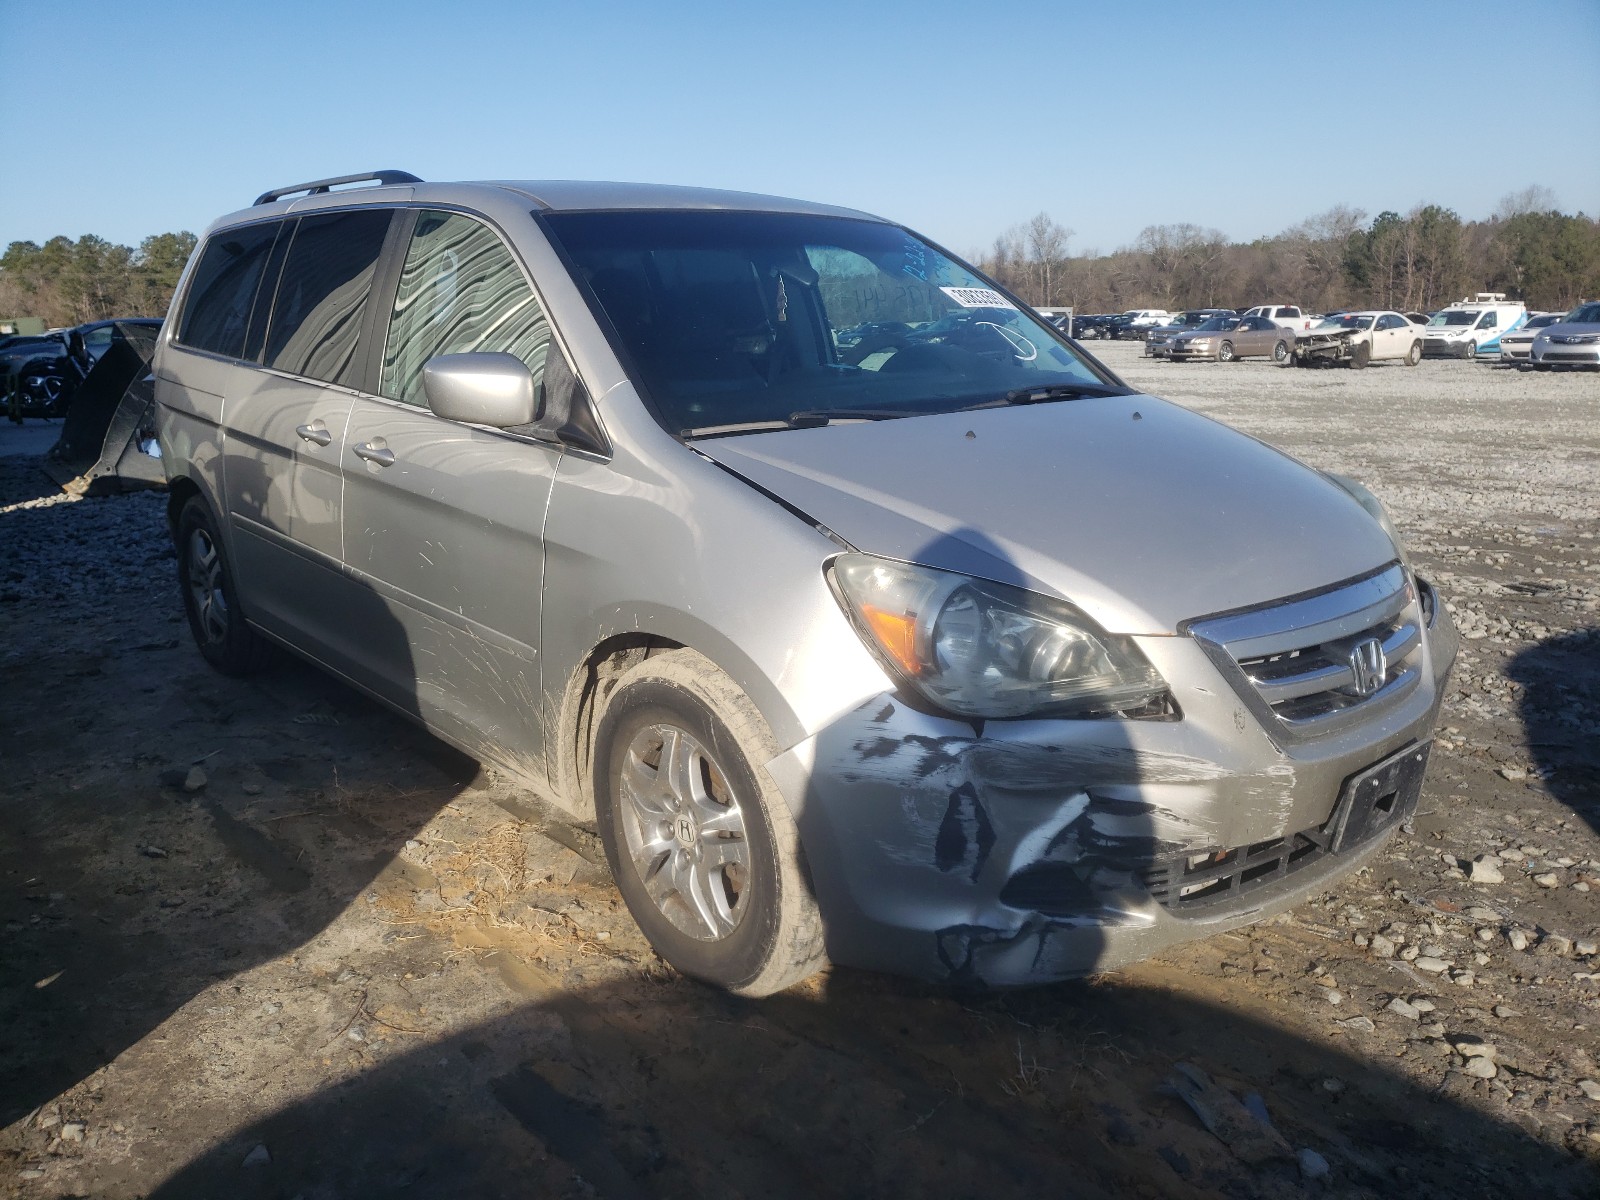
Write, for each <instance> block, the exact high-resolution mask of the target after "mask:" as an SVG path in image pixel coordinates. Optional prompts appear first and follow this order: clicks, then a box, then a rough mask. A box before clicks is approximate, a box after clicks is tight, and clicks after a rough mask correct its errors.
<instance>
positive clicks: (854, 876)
mask: <svg viewBox="0 0 1600 1200" xmlns="http://www.w3.org/2000/svg"><path fill="white" fill-rule="evenodd" d="M1426 597H1427V600H1428V603H1426V604H1424V605H1418V606H1417V607H1416V608H1414V609H1413V610H1412V611H1414V612H1416V613H1418V614H1419V615H1420V616H1422V618H1423V619H1424V620H1425V622H1426V627H1427V628H1426V635H1425V637H1424V638H1423V646H1422V647H1421V649H1420V651H1419V654H1420V656H1421V657H1420V659H1419V660H1418V665H1419V666H1421V668H1422V670H1421V672H1420V673H1421V675H1422V676H1423V678H1422V679H1421V681H1420V683H1419V684H1418V685H1417V686H1414V687H1412V688H1411V689H1410V690H1409V691H1408V692H1407V693H1406V694H1405V695H1404V696H1402V697H1400V698H1399V699H1398V700H1397V701H1395V702H1394V703H1391V704H1388V705H1387V706H1386V707H1385V708H1384V709H1383V711H1382V712H1380V713H1375V714H1373V715H1372V716H1371V717H1370V719H1365V720H1361V721H1359V722H1357V723H1354V724H1350V723H1346V724H1343V725H1342V726H1341V727H1339V728H1338V729H1337V731H1335V732H1333V733H1330V734H1329V735H1328V736H1326V737H1319V738H1316V739H1312V740H1305V739H1292V738H1289V739H1286V738H1283V737H1278V736H1275V731H1273V730H1271V729H1270V727H1269V726H1268V725H1267V723H1266V722H1264V721H1263V720H1262V719H1260V717H1259V715H1258V708H1259V706H1254V707H1253V706H1252V705H1250V704H1249V703H1246V702H1245V701H1244V700H1243V698H1242V697H1241V696H1240V695H1239V694H1238V691H1237V690H1236V687H1237V684H1236V682H1230V680H1229V679H1228V678H1227V677H1226V676H1225V674H1224V673H1223V671H1222V670H1220V669H1219V668H1218V666H1217V664H1216V663H1215V662H1214V661H1212V659H1211V658H1210V657H1208V655H1207V653H1206V651H1205V650H1204V649H1203V648H1202V647H1201V645H1200V644H1199V642H1198V641H1197V640H1196V639H1194V638H1190V637H1160V638H1140V639H1137V640H1138V642H1139V647H1140V649H1141V650H1142V651H1143V652H1144V653H1145V655H1146V656H1147V657H1148V658H1149V659H1150V661H1151V662H1152V663H1153V664H1154V665H1155V666H1156V667H1157V669H1158V670H1160V671H1161V673H1162V676H1163V677H1164V678H1165V679H1167V680H1168V681H1169V683H1170V684H1171V685H1172V695H1173V698H1174V700H1175V701H1176V705H1177V708H1178V710H1179V715H1175V716H1172V717H1169V718H1165V719H1152V720H1144V719H1116V718H1111V719H1081V720H1065V719H1056V720H1022V721H990V722H988V723H986V724H984V725H982V726H981V727H975V726H974V725H973V724H970V723H967V722H964V721H960V720H956V719H953V718H950V717H946V716H939V715H934V714H931V713H927V712H923V711H918V710H917V709H916V708H913V707H911V706H910V705H909V704H908V703H907V702H906V701H905V699H903V698H902V697H900V696H897V695H882V696H878V697H874V698H873V699H871V700H869V701H868V702H866V703H864V704H861V705H859V706H858V707H856V708H855V709H854V710H853V711H851V712H849V713H847V714H845V715H844V716H842V717H840V718H839V719H838V720H836V721H835V722H834V723H833V724H832V725H830V726H829V727H828V728H827V729H825V730H824V731H822V732H821V733H820V734H818V735H817V736H815V737H813V738H811V739H809V740H807V741H805V742H802V743H801V744H800V745H798V746H796V747H794V748H792V749H791V750H789V751H788V752H787V753H785V754H783V755H781V756H779V757H778V758H777V759H776V760H774V761H773V762H772V763H770V764H769V767H768V770H769V773H770V774H771V775H772V777H773V779H774V780H775V781H776V782H777V784H778V785H779V787H780V788H781V789H782V791H783V792H784V795H785V798H786V799H787V800H788V802H789V805H790V807H791V809H792V811H793V812H794V813H795V816H796V819H797V821H798V823H799V827H800V833H801V840H802V843H803V845H804V847H805V851H806V855H807V860H808V865H809V868H810V872H811V878H812V882H813V886H814V887H815V890H816V895H817V900H818V904H819V907H820V908H821V911H822V915H823V919H824V922H825V925H826V933H827V943H828V951H829V955H830V957H831V958H832V959H833V961H834V962H836V963H840V964H844V965H852V966H861V967H867V968H871V969H876V970H888V971H894V972H897V973H901V974H906V975H912V976H917V977H922V978H930V979H935V980H942V981H948V982H951V983H958V984H967V985H989V986H1008V985H1017V984H1030V983H1044V982H1049V981H1054V980H1060V979H1067V978H1072V977H1076V976H1082V975H1086V974H1090V973H1092V972H1096V971H1102V970H1107V969H1111V968H1115V967H1118V966H1121V965H1125V964H1127V963H1130V962H1134V961H1137V960H1139V959H1142V958H1145V957H1148V956H1149V955H1151V954H1154V953H1156V952H1158V951H1160V950H1162V949H1163V948H1165V947H1168V946H1171V945H1174V944H1176V943H1179V942H1183V941H1188V940H1192V939H1195V938H1200V937H1206V936H1209V935H1211V934H1214V933H1219V932H1222V931H1224V930H1227V929H1231V928H1235V927H1237V926H1239V925H1243V924H1247V923H1250V922H1253V921H1258V920H1261V919H1263V918H1265V917H1269V916H1271V915H1273V914H1275V913H1277V912H1280V911H1282V910H1284V909H1286V908H1288V907H1291V906H1292V905H1294V904H1295V903H1296V902H1298V901H1299V900H1301V899H1302V898H1303V897H1305V896H1306V895H1308V894H1314V893H1316V892H1318V891H1321V890H1324V889H1325V888H1326V887H1327V886H1328V885H1329V884H1331V883H1332V882H1333V881H1335V880H1337V879H1338V878H1340V877H1342V876H1344V875H1346V874H1348V873H1349V872H1351V871H1353V870H1356V869H1357V868H1359V867H1360V866H1361V865H1363V864H1364V863H1365V862H1366V861H1367V860H1369V859H1370V858H1371V857H1372V856H1373V855H1374V854H1375V853H1376V852H1377V851H1378V849H1379V848H1380V847H1381V846H1382V845H1383V844H1384V842H1385V841H1386V839H1387V837H1388V835H1389V833H1390V832H1392V830H1393V829H1394V828H1395V827H1396V826H1397V825H1399V824H1400V823H1401V822H1402V821H1404V820H1405V819H1406V817H1407V815H1408V812H1409V809H1410V808H1411V807H1413V806H1414V805H1415V802H1416V795H1417V792H1418V791H1419V790H1420V787H1421V777H1422V770H1423V768H1424V767H1425V764H1426V753H1427V744H1428V739H1429V737H1430V736H1431V733H1432V729H1433V725H1434V721H1435V719H1436V717H1437V713H1438V704H1439V697H1440V689H1441V687H1442V684H1443V681H1444V678H1445V676H1446V674H1447V673H1448V671H1449V669H1450V667H1451V665H1452V663H1453V662H1454V658H1455V652H1456V640H1455V633H1454V629H1453V627H1452V626H1451V625H1450V618H1449V615H1448V612H1447V611H1446V610H1445V608H1444V605H1443V604H1442V603H1439V602H1438V601H1437V597H1435V596H1433V594H1432V593H1431V591H1428V592H1426Z"/></svg>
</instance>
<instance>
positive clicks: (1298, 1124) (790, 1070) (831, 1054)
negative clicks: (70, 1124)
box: [151, 971, 1595, 1200]
mask: <svg viewBox="0 0 1600 1200" xmlns="http://www.w3.org/2000/svg"><path fill="white" fill-rule="evenodd" d="M535 986H536V987H538V986H548V987H549V988H550V989H551V990H550V994H549V995H548V997H547V998H546V999H543V1000H540V1001H536V1002H533V1003H530V1004H528V1005H527V1006H525V1007H524V1008H522V1009H521V1010H519V1011H517V1012H515V1013H513V1014H511V1015H509V1016H507V1017H505V1018H504V1019H501V1020H498V1021H495V1022H492V1023H490V1024H487V1025H483V1026H480V1027H478V1028H474V1029H471V1030H468V1031H465V1032H463V1033H460V1034H457V1035H455V1036H452V1037H450V1038H447V1039H445V1040H443V1041H440V1042H438V1043H434V1044H429V1045H427V1046H425V1047H422V1048H420V1049H417V1050H415V1051H412V1052H411V1053H408V1054H404V1055H402V1056H400V1057H397V1058H394V1059H392V1060H389V1061H387V1062H384V1063H382V1064H381V1065H378V1066H376V1067H374V1068H372V1069H371V1070H369V1071H368V1072H366V1073H365V1074H363V1075H362V1076H361V1077H360V1078H358V1079H355V1080H352V1081H350V1082H348V1083H345V1084H341V1085H339V1086H337V1087H332V1088H329V1089H327V1090H325V1091H323V1092H321V1093H320V1094H318V1095H317V1096H315V1097H313V1098H312V1099H310V1100H308V1101H306V1102H305V1103H303V1104H297V1105H293V1106H290V1107H287V1108H285V1109H283V1110H282V1111H279V1112H277V1113H275V1114H274V1115H273V1116H271V1117H269V1118H267V1119H265V1120H263V1121H259V1122H257V1123H255V1124H252V1125H250V1126H249V1127H247V1128H244V1129H241V1130H239V1131H238V1133H237V1134H236V1136H234V1137H232V1138H230V1139H228V1140H227V1141H225V1142H223V1143H222V1144H219V1145H216V1146H214V1147H212V1148H210V1149H209V1150H208V1151H207V1152H206V1153H204V1154H202V1155H201V1156H199V1157H198V1158H196V1159H195V1160H194V1161H193V1162H191V1163H190V1164H189V1165H187V1166H186V1167H185V1168H183V1169H182V1170H181V1171H179V1172H178V1173H177V1174H175V1175H173V1176H172V1177H171V1178H169V1179H168V1180H166V1181H165V1183H163V1184H162V1185H161V1186H159V1187H158V1188H156V1189H155V1190H154V1191H153V1192H152V1193H151V1195H152V1197H173V1198H178V1197H192V1196H204V1195H230V1196H236V1197H240V1198H241V1200H248V1198H251V1197H263V1198H265V1197H281V1196H292V1195H303V1196H307V1197H313V1196H379V1195H390V1194H400V1193H403V1194H404V1195H406V1196H417V1197H435V1196H438V1197H446V1196H468V1195H470V1196H499V1195H505V1196H510V1195H518V1196H522V1195H585V1196H599V1197H604V1198H605V1200H634V1198H636V1197H645V1196H662V1197H679V1196H682V1197H698V1196H707V1195H714V1196H757V1195H759V1196H771V1197H791V1196H792V1197H796V1198H801V1197H806V1198H809V1197H814V1196H819V1195H828V1196H885V1197H888V1196H918V1195H920V1196H927V1195H936V1196H989V1197H1005V1196H1018V1197H1023V1196H1030V1197H1031V1196H1039V1195H1069V1196H1083V1197H1121V1196H1128V1195H1139V1196H1172V1195H1182V1196H1198V1195H1211V1196H1214V1195H1218V1194H1221V1195H1227V1196H1231V1197H1257V1196H1259V1197H1279V1196H1298V1195H1303V1194H1305V1193H1304V1192H1303V1191H1302V1177H1301V1172H1300V1168H1299V1167H1298V1165H1297V1163H1296V1160H1295V1158H1294V1157H1293V1156H1292V1152H1293V1150H1295V1149H1298V1148H1303V1147H1307V1146H1310V1147H1313V1148H1315V1149H1316V1150H1317V1151H1318V1152H1319V1153H1320V1154H1322V1155H1323V1156H1324V1157H1325V1158H1326V1160H1327V1161H1328V1163H1329V1164H1331V1168H1332V1169H1331V1174H1330V1175H1329V1176H1328V1177H1327V1178H1326V1180H1325V1181H1324V1182H1325V1185H1326V1189H1327V1191H1328V1192H1329V1193H1330V1194H1335V1195H1341V1196H1343V1195H1360V1196H1390V1195H1399V1194H1405V1195H1409V1196H1418V1197H1434V1196H1437V1197H1449V1198H1450V1200H1459V1198H1460V1197H1464V1196H1483V1197H1490V1196H1504V1195H1512V1194H1516V1193H1517V1192H1518V1191H1519V1190H1520V1188H1521V1186H1522V1185H1524V1184H1526V1183H1527V1182H1529V1181H1532V1180H1537V1181H1538V1190H1539V1192H1540V1194H1541V1195H1546V1196H1552V1197H1574V1198H1576V1197H1581V1196H1586V1195H1592V1194H1593V1192H1592V1188H1593V1187H1594V1184H1595V1176H1594V1175H1593V1174H1592V1173H1590V1171H1589V1168H1587V1167H1585V1166H1584V1165H1583V1164H1581V1163H1579V1162H1576V1161H1575V1160H1572V1159H1569V1158H1567V1157H1566V1156H1565V1155H1563V1154H1561V1153H1560V1152H1559V1151H1555V1150H1553V1149H1551V1148H1549V1147H1547V1146H1543V1145H1541V1144H1540V1143H1538V1142H1536V1141H1534V1140H1533V1139H1531V1138H1529V1137H1527V1136H1525V1135H1523V1134H1522V1133H1521V1132H1519V1131H1517V1130H1515V1129H1513V1128H1510V1127H1508V1126H1506V1125H1503V1124H1501V1123H1499V1122H1497V1121H1495V1120H1494V1119H1492V1118H1490V1117H1487V1116H1484V1115H1481V1114H1480V1113H1478V1112H1477V1111H1475V1110H1472V1109H1469V1108H1466V1107H1463V1106H1461V1105H1459V1104H1457V1103H1456V1102H1455V1101H1453V1100H1451V1099H1447V1098H1444V1097H1443V1096H1441V1095H1440V1094H1439V1091H1438V1090H1437V1089H1435V1088H1431V1087H1429V1088H1424V1087H1421V1086H1418V1085H1417V1084H1416V1083H1414V1082H1412V1081H1409V1080H1407V1079H1405V1078H1403V1077H1402V1076H1400V1075H1398V1074H1396V1073H1393V1072H1391V1071H1390V1070H1389V1069H1387V1068H1386V1067H1384V1066H1382V1065H1379V1064H1375V1063H1374V1062H1372V1061H1371V1060H1369V1059H1364V1058H1361V1057H1358V1056H1356V1055H1354V1054H1350V1053H1347V1052H1345V1051H1344V1050H1343V1049H1342V1048H1340V1047H1339V1046H1338V1045H1336V1044H1328V1045H1315V1044H1312V1043H1310V1042H1308V1041H1306V1040H1303V1039H1301V1038H1298V1037H1296V1036H1295V1035H1294V1034H1293V1033H1290V1032H1287V1031H1286V1030H1285V1029H1284V1028H1282V1027H1280V1026H1278V1025H1270V1024H1264V1023H1262V1022H1259V1021H1256V1020H1254V1019H1252V1018H1250V1017H1248V1016H1245V1015H1243V1014H1242V1013H1240V1012H1239V1011H1238V1010H1236V1009H1233V1008H1231V1007H1227V1006H1223V1005H1217V1004H1212V1003H1205V1002H1195V1001H1193V1000H1182V1001H1177V1000H1175V999H1174V998H1173V997H1172V996H1171V995H1168V994H1164V993H1163V992H1162V991H1160V990H1157V989H1151V988H1147V987H1139V986H1134V985H1131V984H1125V983H1122V982H1119V981H1118V980H1116V979H1114V978H1113V979H1106V980H1102V981H1100V982H1098V983H1095V984H1087V983H1084V984H1067V985H1058V986H1056V987H1052V988H1044V989H1037V990H1034V991H1031V992H1027V993H1012V994H1005V995H998V996H989V997H984V998H975V997H961V996H957V995H953V994H949V993H944V992H940V991H938V990H933V989H925V988H920V987H917V986H915V985H912V984H907V983H902V982H896V981H891V980H885V979H881V978H877V977H872V976H867V975H856V974H853V973H849V972H843V971H835V972H834V973H833V975H832V976H831V978H829V979H828V980H827V982H826V985H825V986H824V987H823V988H821V989H816V990H809V991H802V992H794V993H789V994H785V995H781V996H778V997H775V998H772V999H769V1000H766V1001H760V1002H754V1001H741V1000H738V999H736V998H732V997H729V996H727V995H723V994H718V993H715V992H712V991H710V990H709V989H705V988H703V987H701V986H699V985H697V984H694V983H692V982H688V981H684V980H667V981H664V982H657V983H654V984H652V985H650V987H649V988H648V989H647V990H646V991H644V992H641V990H640V987H639V985H638V983H637V982H633V981H622V982H620V983H618V984H615V985H609V986H600V987H595V988H590V989H587V990H583V989H570V990H564V989H562V988H560V987H559V985H558V983H557V981H556V980H554V979H553V978H552V979H549V980H546V981H543V983H541V984H536V985H535ZM552 1023H554V1024H555V1026H556V1027H557V1028H558V1030H559V1033H557V1034H552V1032H551V1027H552ZM1220 1047H1226V1048H1227V1052H1226V1054H1225V1055H1224V1054H1221V1053H1219V1052H1218V1050H1217V1049H1215V1048H1220ZM1177 1061H1184V1062H1187V1063H1189V1064H1193V1065H1195V1066H1198V1067H1200V1068H1201V1069H1202V1070H1205V1071H1207V1072H1209V1073H1211V1074H1212V1075H1214V1076H1215V1077H1216V1078H1217V1079H1219V1080H1222V1081H1225V1082H1226V1083H1227V1084H1228V1085H1229V1086H1230V1087H1231V1089H1232V1091H1233V1092H1234V1093H1235V1094H1238V1095H1241V1096H1248V1095H1249V1093H1251V1092H1255V1093H1258V1094H1259V1096H1260V1097H1262V1098H1263V1099H1264V1102H1265V1105H1266V1107H1267V1110H1268V1113H1269V1116H1270V1118H1271V1121H1272V1123H1273V1126H1274V1128H1275V1129H1276V1131H1277V1132H1278V1133H1280V1134H1281V1135H1282V1136H1283V1137H1284V1138H1285V1139H1287V1140H1286V1142H1285V1143H1284V1148H1283V1149H1281V1150H1279V1151H1277V1152H1273V1151H1271V1148H1270V1143H1269V1144H1268V1148H1267V1150H1266V1151H1265V1156H1264V1157H1261V1158H1260V1159H1259V1160H1258V1161H1254V1162H1245V1161H1241V1159H1240V1158H1239V1157H1236V1156H1235V1154H1234V1153H1232V1152H1230V1151H1229V1150H1227V1149H1225V1148H1224V1147H1223V1144H1222V1142H1221V1141H1219V1140H1218V1139H1217V1138H1215V1137H1213V1136H1212V1134H1210V1133H1207V1132H1206V1131H1205V1130H1204V1129H1202V1128H1201V1127H1200V1126H1199V1124H1198V1123H1197V1122H1196V1121H1195V1119H1194V1117H1193V1116H1192V1115H1191V1114H1190V1112H1189V1111H1188V1110H1187V1109H1186V1108H1184V1107H1183V1106H1182V1105H1181V1104H1180V1102H1179V1101H1178V1100H1176V1099H1174V1098H1172V1097H1170V1096H1167V1095H1164V1094H1162V1092H1161V1090H1160V1088H1159V1086H1158V1084H1159V1081H1160V1080H1161V1079H1162V1078H1163V1077H1164V1076H1165V1074H1166V1073H1167V1072H1168V1071H1169V1069H1170V1067H1171V1064H1173V1063H1175V1062H1177ZM1333 1089H1337V1090H1333ZM1240 1111H1243V1110H1242V1109H1241V1110H1240ZM1223 1118H1224V1120H1226V1114H1225V1113H1224V1114H1223ZM1244 1120H1245V1121H1246V1122H1252V1120H1253V1119H1252V1118H1249V1117H1246V1118H1244ZM1257 1132H1258V1134H1259V1130H1258V1131H1257ZM1241 1144H1242V1143H1241ZM258 1146H264V1147H266V1148H267V1151H266V1157H269V1158H270V1162H266V1163H263V1164H262V1165H260V1166H259V1167H256V1168H249V1167H243V1166H241V1164H242V1163H243V1161H244V1160H245V1158H246V1157H247V1156H248V1155H249V1154H250V1153H251V1152H252V1150H254V1149H255V1148H256V1147H258ZM1252 1153H1254V1152H1252ZM257 1154H258V1156H260V1152H259V1151H257Z"/></svg>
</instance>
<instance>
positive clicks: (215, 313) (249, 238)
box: [178, 221, 282, 358]
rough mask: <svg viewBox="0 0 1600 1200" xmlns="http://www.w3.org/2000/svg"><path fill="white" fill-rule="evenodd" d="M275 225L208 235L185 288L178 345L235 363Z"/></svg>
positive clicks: (241, 345) (275, 233)
mask: <svg viewBox="0 0 1600 1200" xmlns="http://www.w3.org/2000/svg"><path fill="white" fill-rule="evenodd" d="M281 225H282V222H279V221H267V222H264V223H262V224H260V225H247V226H245V227H244V228H242V229H225V230H223V231H221V232H220V233H217V234H213V235H212V237H211V238H210V239H209V240H208V241H207V242H206V247H205V249H204V250H203V251H202V252H201V254H200V261H199V263H198V264H196V266H195V269H194V279H193V281H192V282H191V283H190V284H189V295H188V298H187V299H186V300H185V301H184V307H183V316H182V318H181V319H180V321H179V323H178V341H180V342H182V343H183V344H184V345H186V346H192V347H194V348H195V349H196V350H207V351H210V352H211V353H212V354H221V355H224V356H226V357H228V358H239V357H241V355H242V354H243V353H244V335H245V331H246V329H247V328H248V327H249V324H250V308H251V305H252V304H254V303H255V298H256V289H257V287H258V286H259V285H260V283H261V274H262V269H263V268H264V267H265V266H266V262H267V255H268V254H270V253H271V251H272V243H273V240H274V239H275V238H276V237H277V236H278V230H279V228H280V227H281Z"/></svg>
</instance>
